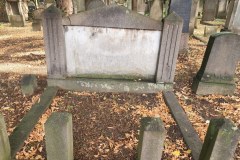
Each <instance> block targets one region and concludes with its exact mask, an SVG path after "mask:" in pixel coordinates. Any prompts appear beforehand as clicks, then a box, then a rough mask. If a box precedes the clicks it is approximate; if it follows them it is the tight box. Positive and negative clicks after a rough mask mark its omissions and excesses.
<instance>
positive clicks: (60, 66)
mask: <svg viewBox="0 0 240 160" xmlns="http://www.w3.org/2000/svg"><path fill="white" fill-rule="evenodd" d="M43 34H44V44H45V51H46V60H47V72H48V77H50V78H62V77H63V76H65V74H66V57H65V51H66V48H65V41H64V30H63V26H62V12H61V11H60V10H59V9H58V8H56V7H54V6H53V5H52V6H50V7H48V8H47V9H46V10H45V11H44V12H43Z"/></svg>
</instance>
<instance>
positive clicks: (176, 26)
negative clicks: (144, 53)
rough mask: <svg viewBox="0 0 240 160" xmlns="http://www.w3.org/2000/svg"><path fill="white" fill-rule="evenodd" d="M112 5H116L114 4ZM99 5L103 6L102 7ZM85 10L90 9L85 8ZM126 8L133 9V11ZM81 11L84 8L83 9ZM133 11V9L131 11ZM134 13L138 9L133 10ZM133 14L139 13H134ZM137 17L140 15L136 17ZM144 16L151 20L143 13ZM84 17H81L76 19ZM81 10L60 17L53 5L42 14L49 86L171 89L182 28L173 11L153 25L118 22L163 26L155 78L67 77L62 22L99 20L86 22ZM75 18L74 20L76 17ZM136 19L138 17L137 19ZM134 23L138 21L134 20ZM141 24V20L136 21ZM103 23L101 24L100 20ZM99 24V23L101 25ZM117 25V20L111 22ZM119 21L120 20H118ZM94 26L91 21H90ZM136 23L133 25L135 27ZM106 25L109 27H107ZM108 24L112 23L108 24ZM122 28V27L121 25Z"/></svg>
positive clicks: (105, 89)
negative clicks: (150, 80) (145, 79)
mask: <svg viewBox="0 0 240 160" xmlns="http://www.w3.org/2000/svg"><path fill="white" fill-rule="evenodd" d="M107 7H108V8H110V9H112V10H114V9H118V8H117V7H116V6H106V7H102V8H104V9H105V10H107ZM114 7H115V8H114ZM102 8H98V9H95V10H94V11H92V12H97V10H101V9H102ZM104 9H102V10H104ZM87 12H88V13H89V12H90V11H87ZM128 12H129V13H130V12H131V13H132V11H129V10H128ZM83 13H84V12H83ZM88 13H86V15H87V14H88ZM133 14H135V13H133ZM136 14H137V13H136ZM136 14H135V16H136V17H137V16H140V15H136ZM138 18H139V17H138ZM144 18H145V19H146V20H148V21H151V22H152V24H153V21H154V20H151V19H150V18H147V17H144ZM79 19H83V20H79ZM84 19H86V18H85V17H83V16H82V14H81V13H79V14H76V15H73V16H72V17H71V16H70V17H67V18H62V16H61V12H60V11H59V10H58V9H57V8H55V7H54V6H50V7H49V8H48V9H46V10H45V12H44V14H43V31H44V41H45V51H46V59H47V70H48V80H47V81H48V86H57V87H59V88H62V89H67V90H76V91H83V90H88V91H97V92H133V93H156V92H158V91H162V90H172V88H173V80H174V74H175V68H176V61H177V56H178V51H179V45H180V40H181V31H182V26H183V20H182V18H181V17H179V16H178V15H177V14H175V13H174V12H173V13H171V14H170V15H169V16H168V17H166V18H165V19H164V20H163V25H162V27H161V24H160V22H159V24H158V23H157V21H154V24H155V23H156V24H155V26H148V25H147V24H146V23H144V24H143V26H141V25H137V24H134V23H135V22H134V23H132V24H133V25H134V26H130V25H128V24H120V25H121V26H123V27H122V28H124V26H125V27H126V26H127V27H128V28H133V29H143V30H144V29H145V28H147V29H150V28H152V30H162V31H161V32H162V33H161V40H160V43H161V45H160V46H159V50H160V51H159V54H158V57H159V59H158V63H157V66H156V68H157V71H156V74H155V80H154V81H155V82H145V81H138V80H136V81H134V80H122V79H116V80H115V79H104V78H103V79H98V78H80V77H68V76H66V75H67V69H66V68H67V67H66V65H67V63H66V58H65V57H66V48H65V35H64V26H65V25H66V26H68V25H70V26H71V25H74V26H79V24H81V25H80V26H82V25H83V26H91V25H93V23H94V24H96V23H101V22H96V23H95V22H88V21H86V20H85V21H84ZM75 20H76V21H75ZM136 21H137V20H136ZM136 23H139V21H137V22H136ZM139 24H142V23H139ZM101 25H102V27H104V24H101ZM101 25H100V26H101ZM112 25H116V24H112ZM117 25H119V24H117ZM93 26H94V25H93ZM135 27H136V28H135ZM106 28H108V27H106ZM110 28H111V27H110ZM120 28H121V27H120Z"/></svg>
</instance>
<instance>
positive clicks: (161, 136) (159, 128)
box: [138, 117, 167, 160]
mask: <svg viewBox="0 0 240 160" xmlns="http://www.w3.org/2000/svg"><path fill="white" fill-rule="evenodd" d="M166 135H167V133H166V130H165V128H164V124H163V122H162V120H161V119H160V118H153V117H144V118H142V119H141V129H140V136H139V137H140V138H139V142H138V160H160V159H161V158H162V152H163V146H164V145H163V144H164V141H165V138H166Z"/></svg>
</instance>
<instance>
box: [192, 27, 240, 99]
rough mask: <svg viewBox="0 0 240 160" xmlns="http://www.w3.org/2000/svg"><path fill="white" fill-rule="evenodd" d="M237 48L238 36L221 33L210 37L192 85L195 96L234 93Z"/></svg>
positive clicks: (239, 57) (239, 44) (237, 57)
mask: <svg viewBox="0 0 240 160" xmlns="http://www.w3.org/2000/svg"><path fill="white" fill-rule="evenodd" d="M239 46H240V36H239V35H236V34H233V33H229V32H222V33H217V34H214V35H212V36H211V37H210V39H209V42H208V46H207V49H206V52H205V55H204V58H203V62H202V66H201V68H200V70H199V71H198V73H197V75H196V77H195V78H194V81H193V85H192V89H193V91H194V92H195V93H196V94H202V95H204V94H223V95H226V94H232V93H234V88H235V85H234V75H235V70H236V67H237V63H238V61H239V60H240V54H239V53H240V52H239ZM222 66H224V67H222Z"/></svg>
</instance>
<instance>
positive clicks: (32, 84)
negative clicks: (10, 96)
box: [21, 75, 37, 96]
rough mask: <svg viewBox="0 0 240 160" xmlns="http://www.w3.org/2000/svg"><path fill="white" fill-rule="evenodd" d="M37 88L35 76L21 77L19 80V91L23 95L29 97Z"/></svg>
mask: <svg viewBox="0 0 240 160" xmlns="http://www.w3.org/2000/svg"><path fill="white" fill-rule="evenodd" d="M36 88H37V78H36V76H35V75H23V78H22V80H21V90H22V93H23V95H26V96H30V95H32V94H33V93H34V91H35V90H36Z"/></svg>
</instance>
